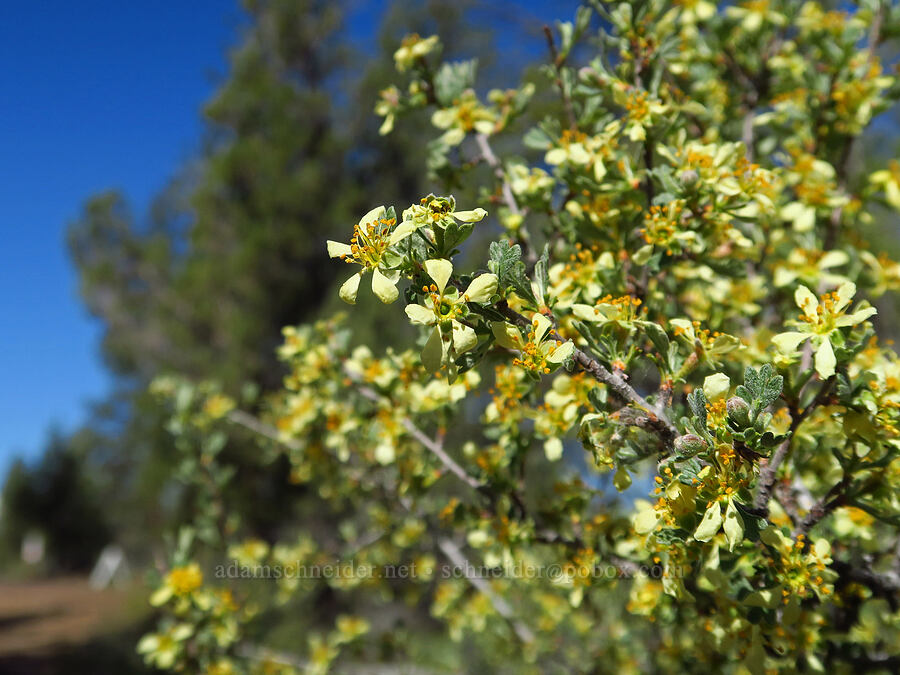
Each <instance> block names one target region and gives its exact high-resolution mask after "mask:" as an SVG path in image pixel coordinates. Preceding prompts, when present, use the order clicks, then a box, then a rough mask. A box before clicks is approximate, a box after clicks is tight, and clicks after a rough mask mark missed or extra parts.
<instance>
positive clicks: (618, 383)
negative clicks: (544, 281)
mask: <svg viewBox="0 0 900 675" xmlns="http://www.w3.org/2000/svg"><path fill="white" fill-rule="evenodd" d="M497 309H498V310H499V311H500V312H501V313H502V314H503V315H504V316H505V317H506V318H507V319H509V320H510V321H511V322H512V323H514V324H516V325H518V326H521V327H522V328H530V327H531V322H530V321H529V320H528V319H527V318H525V317H524V316H522V315H521V314H519V313H518V312H517V311H515V310H514V309H512V308H510V307H509V305H507V304H506V301H501V302H499V303H497ZM549 335H550V337H551V338H553V339H556V340H562V338H561V337H560V335H559V334H558V333H557V332H556V331H550V334H549ZM573 358H574V359H575V362H576V363H577V364H578V365H579V366H580V367H581V369H582V370H584V371H585V372H586V373H588V374H589V375H591V376H593V378H594V379H595V380H597V381H599V382H603V383H604V384H605V385H607V386H608V387H609V388H610V389H612V390H613V392H615V394H616V395H617V396H618V397H619V398H621V399H622V400H624V401H628V402H630V403H634V404H635V405H637V406H638V407H639V408H641V409H643V410H645V411H647V412H648V413H649V415H650V422H651V424H653V426H654V427H655V428H657V429H658V430H660V431H662V432H663V433H664V435H665V437H666V440H667V441H672V440H674V438H675V436H677V435H678V430H677V429H676V428H675V425H674V424H672V423H671V422H670V421H669V420H668V418H667V417H666V415H665V413H664V412H663V411H662V410H660V409H658V408H657V407H655V406H653V405H651V404H650V403H649V402H648V401H647V400H646V399H645V398H644V397H643V396H641V395H640V394H639V393H637V391H635V390H634V388H633V387H632V386H631V385H630V384H628V383H627V382H626V381H625V380H624V379H622V378H621V377H620V376H619V375H616V374H615V373H612V372H610V371H609V370H607V369H606V367H604V365H603V364H602V363H600V362H599V361H597V360H596V359H595V358H594V357H592V356H591V355H589V354H588V353H586V352H584V351H582V350H581V349H578V348H577V347H576V348H575V352H574V354H573Z"/></svg>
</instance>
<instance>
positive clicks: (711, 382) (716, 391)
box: [703, 373, 731, 401]
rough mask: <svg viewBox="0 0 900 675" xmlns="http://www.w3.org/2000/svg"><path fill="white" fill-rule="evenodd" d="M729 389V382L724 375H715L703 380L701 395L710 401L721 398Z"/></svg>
mask: <svg viewBox="0 0 900 675" xmlns="http://www.w3.org/2000/svg"><path fill="white" fill-rule="evenodd" d="M730 388H731V380H729V379H728V376H727V375H725V374H724V373H715V374H714V375H709V376H707V378H706V379H705V380H703V393H704V394H706V398H708V399H709V400H710V401H715V400H716V399H718V398H722V397H723V396H724V395H725V394H727V393H728V390H729V389H730Z"/></svg>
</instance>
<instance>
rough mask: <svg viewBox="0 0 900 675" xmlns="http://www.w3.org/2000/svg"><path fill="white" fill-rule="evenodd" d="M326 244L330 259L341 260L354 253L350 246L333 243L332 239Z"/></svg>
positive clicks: (337, 242)
mask: <svg viewBox="0 0 900 675" xmlns="http://www.w3.org/2000/svg"><path fill="white" fill-rule="evenodd" d="M325 243H326V245H327V246H328V257H330V258H340V257H341V256H342V255H350V254H351V253H353V249H352V248H350V244H342V243H341V242H339V241H332V240H331V239H329V240H328V241H327V242H325Z"/></svg>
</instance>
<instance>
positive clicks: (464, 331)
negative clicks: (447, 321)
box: [452, 321, 478, 354]
mask: <svg viewBox="0 0 900 675" xmlns="http://www.w3.org/2000/svg"><path fill="white" fill-rule="evenodd" d="M452 324H453V349H454V351H455V352H456V353H457V354H462V353H463V352H467V351H469V350H470V349H472V347H474V346H475V345H476V344H478V336H477V335H475V331H474V330H473V329H471V328H469V327H468V326H464V325H463V324H461V323H459V322H458V321H453V322H452Z"/></svg>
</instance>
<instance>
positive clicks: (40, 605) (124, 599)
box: [0, 578, 134, 658]
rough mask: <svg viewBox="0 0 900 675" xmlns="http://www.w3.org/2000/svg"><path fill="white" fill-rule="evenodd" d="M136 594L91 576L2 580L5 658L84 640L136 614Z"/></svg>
mask: <svg viewBox="0 0 900 675" xmlns="http://www.w3.org/2000/svg"><path fill="white" fill-rule="evenodd" d="M133 597H134V596H133V594H132V593H129V592H128V591H123V590H104V591H94V590H91V588H90V587H89V586H88V583H87V580H86V579H81V578H61V579H50V580H43V581H34V582H24V583H9V582H0V658H3V657H8V656H11V655H20V654H28V655H35V654H41V653H47V652H50V651H56V650H58V649H60V648H64V647H67V646H72V645H78V644H84V643H87V642H89V641H91V640H94V639H96V638H98V637H102V636H103V635H105V634H108V633H111V632H115V631H117V630H120V629H122V627H123V623H124V622H128V620H129V618H133V614H134V612H133V606H134V605H133V601H132V598H133Z"/></svg>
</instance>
